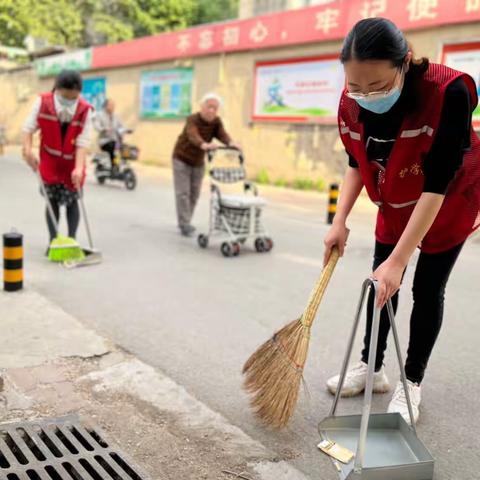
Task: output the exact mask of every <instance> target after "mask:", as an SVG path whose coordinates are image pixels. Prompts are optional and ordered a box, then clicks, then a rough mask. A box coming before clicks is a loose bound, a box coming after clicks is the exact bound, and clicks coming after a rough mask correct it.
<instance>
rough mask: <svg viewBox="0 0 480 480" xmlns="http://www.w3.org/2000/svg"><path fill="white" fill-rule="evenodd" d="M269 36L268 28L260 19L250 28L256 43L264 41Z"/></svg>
mask: <svg viewBox="0 0 480 480" xmlns="http://www.w3.org/2000/svg"><path fill="white" fill-rule="evenodd" d="M267 37H268V28H267V27H266V26H265V24H263V23H262V22H261V21H258V22H257V23H256V24H255V26H254V27H253V28H252V29H251V30H250V39H251V40H252V41H253V42H255V43H262V42H263V41H264V40H265V39H266V38H267Z"/></svg>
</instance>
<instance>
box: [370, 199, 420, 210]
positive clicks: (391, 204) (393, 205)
mask: <svg viewBox="0 0 480 480" xmlns="http://www.w3.org/2000/svg"><path fill="white" fill-rule="evenodd" d="M417 202H418V200H411V201H410V202H405V203H387V205H390V206H391V207H392V208H405V207H410V206H411V205H415V204H416V203H417ZM373 203H374V204H375V205H376V206H377V207H382V206H383V202H373Z"/></svg>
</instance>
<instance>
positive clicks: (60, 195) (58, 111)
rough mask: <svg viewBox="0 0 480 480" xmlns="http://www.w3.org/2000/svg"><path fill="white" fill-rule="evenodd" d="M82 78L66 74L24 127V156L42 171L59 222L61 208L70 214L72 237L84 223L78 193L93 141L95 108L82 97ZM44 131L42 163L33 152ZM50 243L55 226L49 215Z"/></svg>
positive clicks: (42, 97) (69, 230)
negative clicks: (34, 138) (35, 134)
mask: <svg viewBox="0 0 480 480" xmlns="http://www.w3.org/2000/svg"><path fill="white" fill-rule="evenodd" d="M81 91H82V77H81V76H80V74H79V73H78V72H75V71H71V70H64V71H62V72H61V73H60V74H59V75H58V76H57V78H56V80H55V87H54V89H53V91H52V92H47V93H44V94H42V95H41V96H40V97H39V98H38V99H37V100H36V102H35V104H34V105H33V108H32V111H31V112H30V115H29V117H28V118H27V121H26V122H25V125H24V128H23V130H24V133H25V136H24V142H23V157H24V159H25V161H26V162H27V163H28V164H29V165H30V166H31V167H32V169H33V170H34V171H36V170H37V168H39V169H40V175H41V177H42V180H43V182H44V184H45V189H46V192H47V195H48V197H49V199H50V203H51V205H52V208H53V211H54V214H55V216H56V221H57V224H58V220H59V218H60V206H62V205H64V206H65V207H66V211H67V224H68V236H69V237H72V238H75V236H76V233H77V228H78V224H79V221H80V211H79V207H78V194H79V190H80V189H81V187H82V186H83V183H84V181H85V168H86V167H85V166H86V155H87V149H88V147H89V145H90V141H91V131H92V107H91V105H90V104H89V103H87V102H86V101H85V100H84V99H83V98H82V97H81V96H80V92H81ZM37 130H40V134H41V140H40V163H39V164H38V160H37V156H36V155H35V154H34V152H33V147H32V143H33V135H34V133H35V132H36V131H37ZM46 217H47V225H48V231H49V235H50V241H51V240H52V239H53V238H54V237H55V234H56V232H55V226H54V224H53V222H52V220H51V219H50V216H49V213H48V210H47V212H46Z"/></svg>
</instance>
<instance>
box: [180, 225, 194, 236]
mask: <svg viewBox="0 0 480 480" xmlns="http://www.w3.org/2000/svg"><path fill="white" fill-rule="evenodd" d="M180 233H181V234H182V235H183V236H184V237H193V234H194V233H195V227H193V226H192V225H185V226H184V227H180Z"/></svg>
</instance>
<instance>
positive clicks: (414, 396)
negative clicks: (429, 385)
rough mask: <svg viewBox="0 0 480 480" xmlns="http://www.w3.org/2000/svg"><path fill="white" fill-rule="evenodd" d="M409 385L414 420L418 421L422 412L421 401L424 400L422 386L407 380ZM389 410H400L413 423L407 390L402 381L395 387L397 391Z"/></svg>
mask: <svg viewBox="0 0 480 480" xmlns="http://www.w3.org/2000/svg"><path fill="white" fill-rule="evenodd" d="M407 385H408V393H409V394H410V401H411V402H412V411H413V421H414V422H415V423H417V420H418V417H419V414H420V412H419V407H420V402H421V401H422V392H421V387H420V385H417V384H416V383H413V382H411V381H410V380H407ZM387 411H388V413H395V412H398V413H399V414H400V415H401V416H402V417H403V418H404V419H405V421H406V422H407V423H408V424H409V425H411V422H410V414H409V413H408V405H407V398H406V397H405V390H404V388H403V383H402V382H398V383H397V388H395V392H394V394H393V397H392V400H391V401H390V404H389V405H388V410H387Z"/></svg>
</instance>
